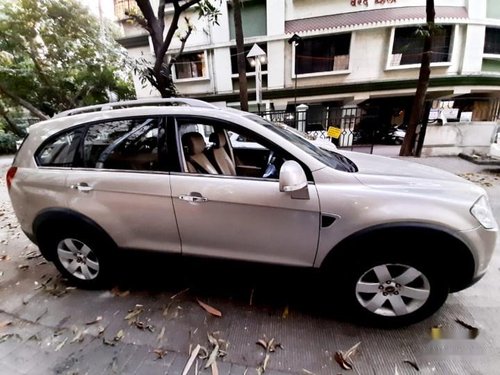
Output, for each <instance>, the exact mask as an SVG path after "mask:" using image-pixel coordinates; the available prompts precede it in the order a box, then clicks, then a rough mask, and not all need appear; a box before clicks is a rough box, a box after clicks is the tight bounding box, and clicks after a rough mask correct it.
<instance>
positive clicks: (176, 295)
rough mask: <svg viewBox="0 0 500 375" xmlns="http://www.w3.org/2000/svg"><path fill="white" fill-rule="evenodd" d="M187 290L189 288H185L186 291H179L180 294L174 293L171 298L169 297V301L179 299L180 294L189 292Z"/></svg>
mask: <svg viewBox="0 0 500 375" xmlns="http://www.w3.org/2000/svg"><path fill="white" fill-rule="evenodd" d="M189 289H190V288H186V289H183V290H181V291H180V292H177V293H175V294H174V295H173V296H172V297H170V299H175V298H177V297H179V296H180V295H181V294H184V293H186V292H187V291H189Z"/></svg>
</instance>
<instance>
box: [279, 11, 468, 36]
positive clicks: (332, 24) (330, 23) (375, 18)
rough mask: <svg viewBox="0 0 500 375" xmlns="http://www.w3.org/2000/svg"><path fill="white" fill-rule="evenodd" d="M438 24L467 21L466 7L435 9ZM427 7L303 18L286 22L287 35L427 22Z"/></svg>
mask: <svg viewBox="0 0 500 375" xmlns="http://www.w3.org/2000/svg"><path fill="white" fill-rule="evenodd" d="M435 9H436V22H443V21H447V20H458V19H462V20H465V19H467V18H468V14H467V9H466V8H465V7H449V6H448V7H435ZM425 17H426V15H425V7H424V6H421V7H401V8H385V9H376V10H365V11H358V12H351V13H341V14H332V15H329V16H321V17H312V18H303V19H299V20H292V21H285V33H287V34H293V33H300V32H304V31H313V30H328V29H337V28H343V27H349V26H361V25H377V24H378V25H380V24H383V23H388V22H391V21H404V20H412V21H418V22H425Z"/></svg>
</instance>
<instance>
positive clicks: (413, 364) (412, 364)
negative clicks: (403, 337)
mask: <svg viewBox="0 0 500 375" xmlns="http://www.w3.org/2000/svg"><path fill="white" fill-rule="evenodd" d="M403 363H407V364H409V365H410V366H411V367H413V368H414V369H415V370H416V371H420V367H418V365H417V363H416V362H413V361H408V360H405V361H403Z"/></svg>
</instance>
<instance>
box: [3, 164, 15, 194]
mask: <svg viewBox="0 0 500 375" xmlns="http://www.w3.org/2000/svg"><path fill="white" fill-rule="evenodd" d="M16 172H17V167H10V168H9V170H8V171H7V176H6V177H5V179H6V180H7V189H10V186H11V185H12V180H13V179H14V176H15V175H16Z"/></svg>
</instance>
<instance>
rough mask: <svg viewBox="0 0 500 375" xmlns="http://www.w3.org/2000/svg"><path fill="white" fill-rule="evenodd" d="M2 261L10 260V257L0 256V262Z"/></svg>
mask: <svg viewBox="0 0 500 375" xmlns="http://www.w3.org/2000/svg"><path fill="white" fill-rule="evenodd" d="M4 260H10V257H9V256H8V255H0V261H4Z"/></svg>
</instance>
